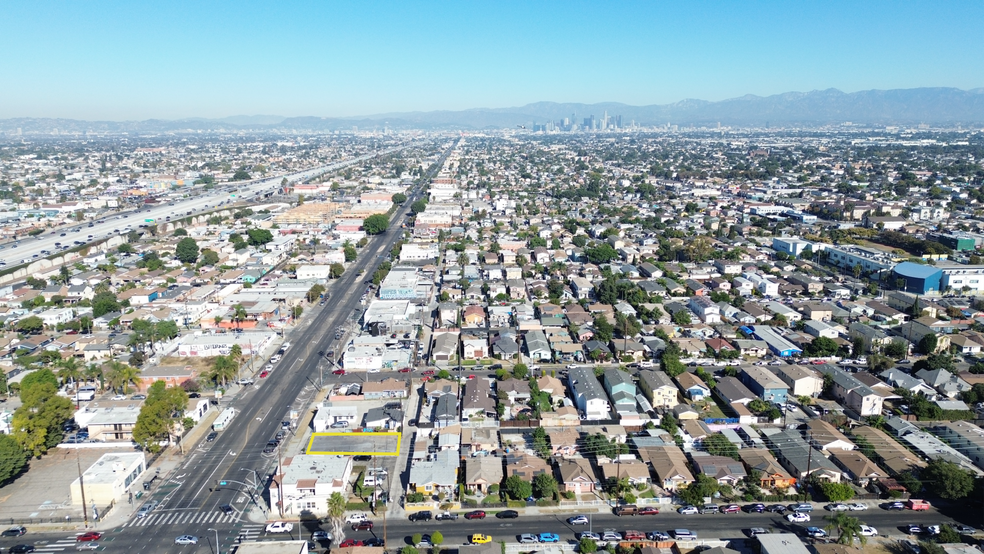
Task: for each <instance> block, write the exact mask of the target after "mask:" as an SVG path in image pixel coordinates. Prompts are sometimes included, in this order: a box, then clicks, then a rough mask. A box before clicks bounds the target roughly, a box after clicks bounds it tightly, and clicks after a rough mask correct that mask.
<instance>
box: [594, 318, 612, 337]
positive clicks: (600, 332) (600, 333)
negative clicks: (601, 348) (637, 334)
mask: <svg viewBox="0 0 984 554" xmlns="http://www.w3.org/2000/svg"><path fill="white" fill-rule="evenodd" d="M594 331H595V332H594V336H595V338H596V339H598V340H599V341H601V342H603V343H605V344H608V342H610V341H611V340H612V336H614V334H615V326H614V325H612V324H611V323H609V322H608V318H606V317H605V316H604V315H599V316H597V317H595V319H594Z"/></svg>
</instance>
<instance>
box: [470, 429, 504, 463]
mask: <svg viewBox="0 0 984 554" xmlns="http://www.w3.org/2000/svg"><path fill="white" fill-rule="evenodd" d="M461 446H462V448H464V449H465V451H467V452H469V453H470V455H471V456H488V455H489V454H491V453H493V452H495V451H496V450H498V449H499V432H498V430H497V429H496V428H495V427H464V428H462V429H461Z"/></svg>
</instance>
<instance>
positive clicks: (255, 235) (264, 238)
mask: <svg viewBox="0 0 984 554" xmlns="http://www.w3.org/2000/svg"><path fill="white" fill-rule="evenodd" d="M246 235H247V236H248V237H249V239H248V243H249V245H250V246H262V245H264V244H266V243H268V242H273V233H271V232H270V231H268V230H266V229H250V230H248V231H246Z"/></svg>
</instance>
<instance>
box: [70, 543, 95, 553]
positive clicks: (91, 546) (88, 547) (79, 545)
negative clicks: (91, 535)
mask: <svg viewBox="0 0 984 554" xmlns="http://www.w3.org/2000/svg"><path fill="white" fill-rule="evenodd" d="M75 550H77V551H80V552H81V551H83V550H99V543H98V542H80V543H76V544H75Z"/></svg>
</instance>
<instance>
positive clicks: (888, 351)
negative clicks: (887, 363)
mask: <svg viewBox="0 0 984 554" xmlns="http://www.w3.org/2000/svg"><path fill="white" fill-rule="evenodd" d="M908 351H909V348H908V347H907V346H906V343H905V342H903V341H900V340H893V341H892V342H890V343H888V344H887V345H885V348H884V349H883V352H884V353H885V355H886V356H888V357H889V358H894V359H896V360H901V359H902V358H905V356H906V354H908Z"/></svg>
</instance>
